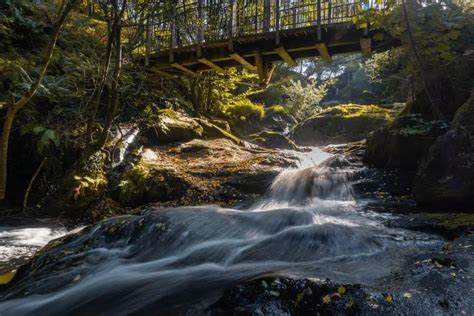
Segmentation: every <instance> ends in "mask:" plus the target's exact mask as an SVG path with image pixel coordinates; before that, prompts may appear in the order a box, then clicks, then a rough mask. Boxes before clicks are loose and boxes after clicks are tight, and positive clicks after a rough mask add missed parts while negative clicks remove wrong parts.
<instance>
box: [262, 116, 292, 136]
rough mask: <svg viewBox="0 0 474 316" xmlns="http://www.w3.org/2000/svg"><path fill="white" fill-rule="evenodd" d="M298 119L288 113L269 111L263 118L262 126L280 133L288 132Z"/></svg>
mask: <svg viewBox="0 0 474 316" xmlns="http://www.w3.org/2000/svg"><path fill="white" fill-rule="evenodd" d="M297 123H298V121H297V120H296V119H295V118H294V117H293V116H292V115H290V114H288V113H278V112H276V113H275V112H271V111H269V113H268V112H267V113H266V114H265V116H264V118H263V120H262V126H264V127H265V128H268V129H269V130H272V131H277V132H279V133H285V132H287V131H288V130H289V129H290V127H292V126H294V125H296V124H297Z"/></svg>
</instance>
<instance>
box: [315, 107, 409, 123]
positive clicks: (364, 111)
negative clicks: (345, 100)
mask: <svg viewBox="0 0 474 316" xmlns="http://www.w3.org/2000/svg"><path fill="white" fill-rule="evenodd" d="M403 108H404V105H394V106H385V107H384V106H379V105H358V104H351V103H349V104H342V105H338V106H335V107H331V108H329V109H326V110H324V111H322V112H321V113H319V114H318V116H334V117H341V118H345V119H350V118H360V117H367V118H381V119H387V120H390V119H393V118H394V117H395V116H396V115H398V114H400V113H401V112H402V110H403Z"/></svg>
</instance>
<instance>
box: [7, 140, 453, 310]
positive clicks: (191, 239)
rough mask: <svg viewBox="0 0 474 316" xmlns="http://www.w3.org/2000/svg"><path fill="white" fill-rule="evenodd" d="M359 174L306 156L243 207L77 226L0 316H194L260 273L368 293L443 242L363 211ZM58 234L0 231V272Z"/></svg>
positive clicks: (330, 158)
mask: <svg viewBox="0 0 474 316" xmlns="http://www.w3.org/2000/svg"><path fill="white" fill-rule="evenodd" d="M362 168H365V167H363V166H358V165H354V164H353V163H351V162H349V161H347V160H346V159H345V158H344V157H342V156H338V155H332V154H328V153H325V152H323V151H321V150H320V149H319V148H313V149H312V151H311V152H309V153H304V154H302V157H301V163H300V166H299V168H297V169H289V170H286V171H283V172H282V173H281V174H280V175H279V176H278V177H277V178H276V179H275V180H274V182H273V185H272V186H271V188H270V190H269V191H268V193H267V194H266V195H265V196H264V197H263V198H262V199H261V200H260V201H257V202H256V203H255V204H254V205H253V206H251V207H249V208H248V209H245V210H240V209H222V208H219V207H215V206H201V207H186V208H184V207H183V208H174V209H162V210H157V209H147V210H144V211H143V215H141V216H125V217H119V218H114V219H110V220H106V221H104V222H102V223H99V224H98V225H96V226H93V227H89V228H86V229H84V230H83V231H82V232H81V233H78V234H77V236H75V237H73V238H71V240H68V242H66V243H65V244H64V245H61V246H59V247H57V248H56V249H55V250H53V251H51V253H50V254H49V255H48V257H47V258H45V259H44V260H47V261H48V262H52V263H50V264H49V265H48V266H45V265H41V264H38V268H37V269H38V272H35V273H32V274H31V275H29V276H28V277H26V278H25V279H26V281H25V283H21V282H20V283H19V284H17V285H15V287H14V288H13V290H12V291H10V292H9V293H8V294H7V295H6V296H4V297H1V296H0V314H1V315H2V316H6V315H43V314H48V315H62V314H66V313H67V314H69V315H71V314H73V315H75V314H81V315H86V314H88V313H91V314H94V315H97V314H98V315H102V314H104V315H105V314H110V315H127V314H133V313H138V314H143V313H145V314H156V313H160V314H201V313H202V312H203V310H205V309H206V308H207V307H208V306H210V305H211V304H212V303H213V302H215V301H216V300H217V299H219V297H220V296H222V294H223V292H224V291H225V290H226V289H229V288H231V287H232V286H234V285H235V284H237V283H239V282H242V281H245V280H250V279H252V278H256V277H259V276H264V275H282V276H290V277H294V278H314V279H321V280H324V279H327V278H329V279H331V280H334V281H337V282H348V283H360V284H364V285H368V286H370V285H375V284H376V283H377V282H378V281H379V280H381V279H382V278H383V277H385V276H387V275H388V274H389V273H390V272H391V271H393V270H394V269H396V268H398V267H400V266H401V265H403V263H404V262H405V258H406V257H407V256H410V255H412V254H414V253H420V252H423V251H432V250H433V249H436V248H439V247H440V245H442V243H443V242H444V241H443V240H442V238H441V237H440V236H437V235H432V234H427V233H422V232H416V231H411V230H406V229H402V228H397V227H396V226H393V225H387V223H388V222H393V221H394V220H396V218H397V217H398V216H401V215H394V214H392V213H379V212H374V211H372V210H371V208H370V207H368V205H369V204H370V203H371V198H370V197H369V198H367V197H364V198H361V197H359V196H358V195H356V194H355V193H354V187H353V186H354V183H355V181H356V180H355V179H356V178H357V177H355V175H357V174H360V172H361V169H362ZM64 233H65V231H63V230H61V229H59V230H58V229H56V228H54V227H47V228H32V227H24V228H12V227H0V240H2V242H1V243H0V250H1V252H0V268H2V266H1V264H3V267H5V266H6V264H5V262H8V261H10V262H13V263H14V262H15V260H17V259H15V258H23V259H24V257H25V256H31V255H32V254H33V253H34V252H35V251H36V250H37V249H38V248H39V247H40V246H43V245H44V244H45V243H46V242H48V241H49V240H51V239H52V238H55V237H58V236H60V235H62V234H64ZM13 265H14V264H10V267H12V266H13ZM34 267H35V266H33V268H34ZM28 284H30V285H31V284H36V286H35V288H36V289H33V290H30V289H29V288H28ZM26 289H28V292H30V291H31V293H29V295H26V296H24V292H25V291H26Z"/></svg>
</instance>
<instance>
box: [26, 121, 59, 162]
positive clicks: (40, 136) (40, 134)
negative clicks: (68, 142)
mask: <svg viewBox="0 0 474 316" xmlns="http://www.w3.org/2000/svg"><path fill="white" fill-rule="evenodd" d="M25 134H32V135H34V136H35V137H36V138H37V141H36V144H37V145H36V148H37V151H38V153H39V154H42V155H43V154H45V153H46V150H47V149H49V148H50V147H51V145H54V146H55V147H56V148H57V147H59V136H58V134H57V133H56V132H55V131H54V130H51V129H48V128H46V127H44V126H41V125H36V124H34V123H30V124H26V125H23V126H22V127H21V129H20V135H25Z"/></svg>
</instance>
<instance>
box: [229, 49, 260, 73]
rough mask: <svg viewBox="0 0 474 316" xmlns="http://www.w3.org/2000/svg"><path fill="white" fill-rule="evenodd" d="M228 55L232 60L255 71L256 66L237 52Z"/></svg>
mask: <svg viewBox="0 0 474 316" xmlns="http://www.w3.org/2000/svg"><path fill="white" fill-rule="evenodd" d="M230 57H232V59H233V60H235V61H236V62H238V63H239V64H241V65H242V66H244V67H245V68H247V69H248V70H249V71H251V72H257V67H255V66H254V65H252V64H251V63H249V62H248V61H247V60H246V59H245V58H244V57H242V56H240V55H239V54H236V53H234V54H230Z"/></svg>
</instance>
